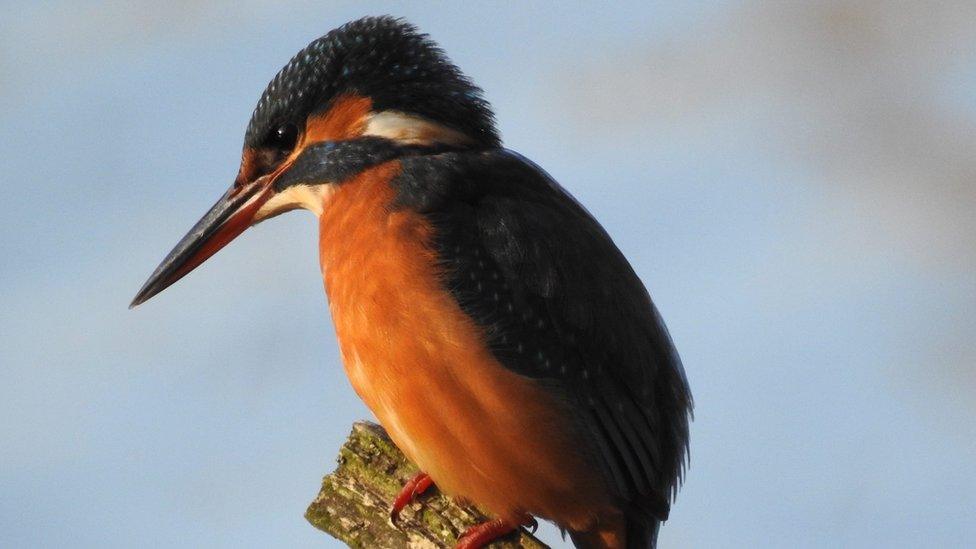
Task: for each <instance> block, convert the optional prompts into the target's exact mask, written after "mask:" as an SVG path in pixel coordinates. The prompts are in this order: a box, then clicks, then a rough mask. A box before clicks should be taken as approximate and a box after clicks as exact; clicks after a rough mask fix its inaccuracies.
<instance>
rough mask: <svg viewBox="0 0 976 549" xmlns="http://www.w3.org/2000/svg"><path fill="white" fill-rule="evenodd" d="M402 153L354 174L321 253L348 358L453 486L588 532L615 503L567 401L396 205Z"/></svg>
mask: <svg viewBox="0 0 976 549" xmlns="http://www.w3.org/2000/svg"><path fill="white" fill-rule="evenodd" d="M398 169H399V165H398V163H396V162H392V163H388V164H385V165H382V166H379V167H377V168H373V169H371V170H368V171H367V172H365V173H363V174H362V175H360V176H358V177H357V178H356V179H355V180H353V181H349V182H346V183H344V184H343V185H342V186H340V187H339V189H338V190H337V191H336V192H335V194H334V195H332V197H331V198H330V200H329V203H328V204H327V206H326V208H325V211H324V213H323V214H322V216H321V221H320V223H321V227H320V228H321V242H320V251H321V261H322V269H323V271H324V274H325V284H326V291H327V293H328V296H329V305H330V308H331V310H332V316H333V320H334V323H335V326H336V331H337V334H338V337H339V344H340V348H341V351H342V357H343V362H344V366H345V369H346V372H347V374H348V375H349V379H350V380H351V382H352V385H353V387H354V388H355V390H356V392H357V393H358V394H359V396H360V397H361V398H362V399H363V400H364V401H365V402H366V404H367V405H368V406H369V407H370V409H371V410H372V411H373V413H374V414H376V417H377V418H378V419H379V421H380V423H381V424H383V426H384V427H385V428H386V429H387V431H389V433H390V436H391V437H392V438H393V440H394V441H395V442H396V443H397V445H398V446H399V447H400V448H401V449H402V450H403V451H404V452H405V453H406V454H407V456H408V457H410V459H412V460H413V461H414V462H415V463H416V464H417V465H418V466H419V467H420V468H421V469H422V470H424V471H426V472H427V473H428V474H430V476H431V478H433V479H434V482H435V483H436V484H437V485H438V487H439V488H440V489H441V490H442V491H444V492H445V493H447V494H450V495H454V496H457V497H461V498H464V499H467V500H469V501H471V502H473V503H475V504H477V505H479V506H480V507H482V508H484V509H485V510H487V511H489V512H491V513H493V514H495V515H497V516H501V517H503V518H507V519H509V520H513V521H514V520H518V519H520V518H521V514H522V513H526V512H527V513H531V514H534V515H537V516H540V517H544V518H549V519H553V520H556V521H558V522H560V523H561V524H562V525H563V526H570V527H572V528H574V529H584V528H585V527H587V526H589V525H590V524H591V523H592V522H593V521H594V520H595V518H596V516H597V515H598V514H599V513H601V510H603V509H606V508H607V506H608V505H609V501H608V496H607V495H606V493H605V491H604V490H603V488H602V484H601V481H600V479H599V477H598V474H597V472H596V471H594V470H592V469H591V468H590V466H589V462H588V460H587V459H586V458H585V457H584V456H583V455H581V454H580V453H579V448H580V444H578V442H579V441H576V440H574V439H573V437H574V435H573V434H572V432H571V430H570V429H569V428H568V426H569V424H570V423H569V419H568V418H570V417H571V416H570V415H569V414H570V413H571V412H570V411H569V410H568V409H566V407H565V404H563V403H561V402H559V401H557V400H556V399H555V398H554V397H553V395H551V394H549V393H548V392H547V391H545V390H543V389H542V388H541V387H540V386H539V385H538V384H537V383H536V382H534V381H532V380H531V379H529V378H525V377H522V376H519V375H517V374H515V373H513V372H511V371H509V370H507V369H506V368H504V367H503V366H502V365H501V364H499V363H498V362H497V361H496V360H495V359H494V357H493V356H492V354H491V352H490V351H489V350H488V348H487V347H486V345H485V341H484V337H483V335H482V332H481V329H480V328H479V327H478V326H477V325H476V324H474V322H473V321H471V320H470V318H469V317H467V316H466V315H465V314H464V312H463V311H462V310H461V309H460V307H459V306H458V304H457V303H456V302H455V301H454V299H453V297H452V296H451V295H450V293H449V292H447V291H446V290H445V289H444V288H443V286H442V284H441V282H440V280H439V272H438V269H437V262H436V257H435V253H434V251H433V250H432V249H431V248H430V246H429V243H430V240H431V237H432V229H431V227H430V225H429V223H428V222H427V221H426V220H425V218H423V217H422V216H420V215H419V214H416V213H413V212H409V211H402V210H391V209H390V208H389V205H390V203H391V201H392V200H393V198H394V190H393V189H392V187H391V186H390V184H389V182H390V180H391V179H392V178H393V177H394V176H395V175H396V173H397V171H398Z"/></svg>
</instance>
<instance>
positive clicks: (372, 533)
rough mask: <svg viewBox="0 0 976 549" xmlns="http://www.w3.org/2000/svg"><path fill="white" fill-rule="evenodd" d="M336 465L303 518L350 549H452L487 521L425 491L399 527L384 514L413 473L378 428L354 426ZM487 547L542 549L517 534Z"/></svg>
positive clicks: (364, 424)
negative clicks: (463, 535)
mask: <svg viewBox="0 0 976 549" xmlns="http://www.w3.org/2000/svg"><path fill="white" fill-rule="evenodd" d="M338 462H339V466H338V467H337V468H336V470H335V471H334V472H332V473H331V474H330V475H328V476H327V477H325V478H324V479H322V489H321V491H320V492H319V495H318V496H317V497H316V498H315V501H313V502H312V503H311V505H309V506H308V510H307V511H306V512H305V518H306V519H308V521H309V522H310V523H312V525H314V526H315V527H316V528H318V529H320V530H323V531H325V532H326V533H328V534H330V535H331V536H333V537H335V538H337V539H339V540H340V541H343V542H345V543H346V544H347V545H349V546H350V547H357V548H358V547H363V548H370V549H375V548H391V549H392V548H399V547H408V548H411V549H421V548H423V549H427V548H430V549H434V548H449V547H453V546H454V543H455V542H456V541H457V538H458V536H459V535H460V534H461V533H462V532H464V530H466V529H467V528H468V527H469V526H472V525H474V524H477V523H479V522H482V521H484V520H486V519H487V517H486V516H485V515H483V514H482V513H480V512H479V511H478V510H477V509H475V508H473V507H471V506H466V505H457V504H456V503H454V502H453V501H451V500H449V499H448V498H446V497H444V496H443V495H441V494H440V493H439V492H438V491H437V489H436V486H434V487H431V488H430V489H429V490H428V491H427V492H426V493H425V494H423V495H422V496H420V497H419V498H418V501H416V502H414V503H412V504H410V505H408V506H407V508H406V509H404V510H403V512H402V513H401V515H400V520H399V521H398V522H399V528H398V527H395V526H393V524H392V523H391V522H390V517H389V511H390V507H391V506H392V505H393V498H394V497H396V494H397V493H398V492H399V491H400V487H401V486H403V484H404V483H405V482H406V481H407V480H409V479H410V478H411V477H412V476H413V475H414V474H416V473H417V467H416V466H415V465H413V464H412V463H410V462H409V461H407V459H406V458H405V457H404V455H403V454H402V453H401V452H400V450H399V449H398V448H397V447H396V445H394V444H393V441H391V440H390V438H389V437H388V436H387V434H386V432H385V431H384V430H383V428H382V427H380V426H379V425H376V424H374V423H368V422H357V423H356V424H354V425H353V428H352V433H350V434H349V440H347V441H346V443H345V444H344V445H343V446H342V448H341V449H340V450H339V459H338ZM490 547H491V548H492V549H516V548H523V549H545V548H546V547H547V546H546V545H545V544H543V543H542V542H540V541H539V540H537V539H536V538H534V537H532V536H531V535H529V533H528V532H525V531H519V532H518V533H516V534H512V535H510V536H508V537H506V538H504V539H503V540H501V541H499V542H495V543H493V544H491V546H490Z"/></svg>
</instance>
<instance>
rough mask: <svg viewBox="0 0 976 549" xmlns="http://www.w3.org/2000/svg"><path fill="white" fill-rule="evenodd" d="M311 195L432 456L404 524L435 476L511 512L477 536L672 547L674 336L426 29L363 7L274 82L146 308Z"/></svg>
mask: <svg viewBox="0 0 976 549" xmlns="http://www.w3.org/2000/svg"><path fill="white" fill-rule="evenodd" d="M607 183H608V184H610V183H612V182H607ZM296 209H306V210H309V211H311V212H313V213H314V214H315V215H316V216H317V217H318V225H319V259H320V264H321V269H322V273H323V282H324V286H325V291H326V294H327V298H328V304H329V310H330V313H331V316H332V321H333V324H334V328H335V332H336V336H337V340H338V345H339V350H340V355H341V359H342V364H343V367H344V369H345V372H346V374H347V375H348V378H349V380H350V381H351V385H352V387H353V388H354V390H355V391H356V393H357V394H358V395H359V397H360V398H361V399H362V400H363V401H364V402H365V403H366V405H367V406H368V407H369V409H370V410H371V411H372V413H373V414H374V415H375V416H376V418H377V419H378V421H379V422H380V424H381V425H382V426H383V427H384V428H385V429H386V430H387V432H388V433H389V435H390V437H391V438H392V440H393V441H394V442H395V443H396V445H397V446H398V447H399V448H400V449H401V450H402V451H403V452H404V454H405V455H406V456H407V457H408V458H409V459H410V460H411V461H413V462H414V463H415V464H416V465H417V466H418V468H419V469H420V471H421V473H418V475H417V476H416V477H414V478H413V479H411V481H410V482H408V483H407V485H406V486H404V489H403V490H402V491H401V492H400V495H399V496H398V497H397V499H396V501H395V503H394V504H393V506H392V510H391V517H392V518H393V519H395V518H396V516H397V514H398V512H399V510H400V509H402V508H403V506H404V505H405V504H406V503H408V502H410V501H411V500H412V499H413V497H415V496H416V495H417V494H419V493H420V492H423V491H424V490H425V489H427V487H429V486H430V485H432V484H433V485H436V486H437V488H438V489H439V490H440V491H441V492H442V493H444V494H446V495H448V496H451V497H454V498H457V499H458V500H461V501H465V502H470V503H472V504H474V505H476V506H477V507H478V508H479V509H481V510H483V511H485V513H486V514H487V515H488V516H489V517H490V519H489V520H488V521H486V522H484V523H482V524H478V525H476V526H473V527H472V528H471V529H469V530H467V531H466V532H464V533H462V535H461V536H459V539H458V542H457V547H459V548H473V547H482V546H485V545H487V544H488V543H490V542H491V541H492V540H494V539H497V538H499V537H501V536H505V535H508V534H510V533H513V532H515V531H516V530H518V529H520V528H521V527H523V526H534V525H535V524H536V519H537V518H538V519H543V520H548V521H551V522H553V523H555V525H556V526H558V527H559V528H560V529H561V530H562V532H563V535H564V536H565V535H566V534H568V535H569V536H570V538H571V541H572V542H573V543H574V545H575V546H576V547H586V548H622V549H638V548H640V549H646V548H648V547H655V546H656V544H657V537H658V532H659V529H660V526H661V523H662V522H663V521H665V520H666V519H667V518H668V515H669V512H670V509H671V505H672V503H673V501H674V498H675V497H676V494H677V491H678V488H679V486H680V484H681V483H682V481H683V477H684V475H685V471H686V468H687V466H688V462H689V458H688V453H689V451H688V446H689V423H690V421H691V416H692V411H693V400H692V396H691V392H690V389H689V386H688V381H687V378H686V375H685V371H684V367H683V366H682V363H681V360H680V358H679V356H678V353H677V351H676V350H675V346H674V344H673V342H672V339H671V336H670V335H669V333H668V330H667V328H666V327H665V324H664V322H663V320H662V318H661V315H660V314H659V312H658V310H657V308H656V306H655V305H654V303H653V302H652V300H651V298H650V296H649V294H648V292H647V290H646V288H645V287H644V284H643V283H642V282H641V280H640V279H639V278H638V276H637V274H636V273H635V271H634V269H633V268H632V267H631V265H630V263H629V262H628V261H627V259H626V258H625V257H624V255H623V254H622V253H621V251H620V250H619V249H618V248H617V246H616V245H615V244H614V243H613V241H612V239H611V237H610V236H609V235H608V233H607V232H606V230H604V228H603V227H602V226H601V225H600V224H599V223H598V222H597V221H596V220H595V218H594V217H593V216H592V215H591V214H590V213H589V212H588V211H587V210H586V209H585V208H584V207H583V206H582V205H581V204H580V203H579V202H578V201H577V200H576V199H575V198H574V197H573V196H572V195H570V194H569V193H568V192H567V191H566V190H565V189H564V188H563V187H562V186H561V185H560V184H559V183H557V182H556V181H555V180H554V179H553V178H552V177H551V176H549V175H548V174H547V173H546V172H545V171H544V170H543V169H542V168H541V167H539V166H537V165H536V164H535V163H533V162H532V161H530V160H529V159H527V158H525V157H523V156H522V155H520V154H518V153H517V152H515V151H512V150H510V149H507V148H505V147H504V146H503V145H502V141H501V137H500V134H499V131H498V129H497V127H496V123H495V116H494V114H493V111H492V108H491V106H490V104H489V103H488V102H487V100H486V99H485V97H484V93H483V92H482V90H481V89H480V88H478V87H477V86H476V85H475V84H474V83H473V82H472V81H471V80H470V79H469V78H468V77H467V76H466V75H465V74H464V73H463V72H462V71H461V70H460V69H459V68H458V67H457V66H456V65H455V64H454V63H453V62H452V61H451V60H450V59H449V58H448V56H447V55H446V53H445V52H444V51H443V50H442V49H441V48H440V46H438V45H437V44H436V43H435V42H434V41H433V40H432V39H431V38H430V37H429V36H428V35H427V34H424V33H422V32H421V31H419V30H418V29H417V28H416V27H415V26H413V25H412V24H411V23H409V22H407V21H405V20H404V19H402V18H395V17H392V16H371V17H365V18H362V19H358V20H354V21H351V22H348V23H346V24H344V25H342V26H339V27H337V28H335V29H334V30H332V31H330V32H328V33H327V34H325V35H324V36H322V37H320V38H318V39H316V40H314V41H312V42H311V43H309V44H308V46H306V47H305V48H304V49H302V50H301V51H299V52H298V53H297V54H296V55H295V56H294V57H293V58H292V59H291V60H290V61H289V62H288V63H287V64H286V65H285V66H284V67H283V68H282V69H281V70H280V71H279V72H278V73H277V74H276V75H275V76H274V78H273V79H272V80H271V81H270V83H269V84H268V85H267V88H266V89H265V90H264V92H263V94H262V95H261V97H260V99H259V101H258V103H257V106H256V107H255V109H254V111H253V114H252V115H251V119H250V122H249V123H248V125H247V129H246V132H245V135H244V146H243V152H242V155H241V163H240V167H239V170H238V173H237V176H236V178H235V180H234V182H233V184H232V185H231V186H230V188H229V189H228V190H227V191H226V192H225V193H224V194H223V195H222V196H221V197H220V198H219V199H218V201H217V202H216V204H214V205H213V207H212V208H211V209H210V210H209V211H208V212H207V213H206V214H205V215H204V216H203V217H202V218H201V219H200V221H199V222H197V223H196V224H195V225H194V226H193V227H192V228H191V229H190V231H189V232H188V233H187V234H186V236H185V237H184V238H183V239H182V240H180V241H179V242H178V244H177V245H176V246H175V247H174V248H173V250H172V251H171V252H170V253H169V254H168V255H167V256H166V257H165V259H164V260H163V261H162V262H161V263H160V265H159V266H158V267H157V268H156V270H155V271H154V272H153V273H152V274H151V276H150V277H149V279H148V280H147V281H146V283H145V284H144V285H143V286H142V288H141V289H140V290H139V292H138V294H137V295H136V296H135V298H134V299H133V301H132V304H131V307H135V306H137V305H139V304H141V303H143V302H145V301H146V300H148V299H150V298H151V297H153V296H154V295H156V294H158V293H159V292H161V291H163V290H164V289H165V288H167V287H168V286H170V285H171V284H173V283H174V282H176V281H177V280H179V279H180V278H182V277H183V276H185V275H186V274H187V273H189V272H190V271H192V270H193V269H194V268H196V267H197V266H199V265H200V264H202V263H203V262H204V261H206V260H207V259H208V258H209V257H211V256H212V255H213V254H214V253H216V252H217V251H218V250H220V249H221V248H223V247H224V246H225V245H227V244H228V243H229V242H231V241H232V240H233V239H234V238H236V237H237V236H238V235H240V234H241V233H243V232H244V231H245V230H246V229H247V228H249V227H251V226H253V225H255V224H257V223H259V222H262V221H264V220H267V219H269V218H271V217H274V216H276V215H279V214H282V213H284V212H288V211H291V210H296Z"/></svg>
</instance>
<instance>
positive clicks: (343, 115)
mask: <svg viewBox="0 0 976 549" xmlns="http://www.w3.org/2000/svg"><path fill="white" fill-rule="evenodd" d="M372 108H373V102H372V101H370V100H369V99H368V98H366V97H360V96H356V95H343V96H341V97H338V98H336V100H335V101H333V102H332V106H331V107H330V108H329V110H328V111H326V112H324V113H322V114H319V115H315V116H311V117H309V119H308V122H307V123H306V125H305V135H304V137H303V139H302V144H301V146H299V147H298V148H299V149H300V148H302V147H304V146H305V145H308V144H309V143H318V142H320V141H339V140H343V139H352V138H354V137H358V136H360V135H362V133H363V130H364V129H365V127H366V117H367V116H368V115H369V113H370V110H371V109H372Z"/></svg>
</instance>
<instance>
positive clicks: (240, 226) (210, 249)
mask: <svg viewBox="0 0 976 549" xmlns="http://www.w3.org/2000/svg"><path fill="white" fill-rule="evenodd" d="M272 179H273V178H272V177H269V176H265V177H262V178H260V179H258V180H256V181H254V182H252V183H249V184H247V185H244V186H240V187H238V186H232V187H231V188H230V190H228V191H227V192H226V193H224V196H222V197H220V200H218V201H217V203H216V204H214V205H213V207H212V208H210V211H208V212H207V213H206V214H205V215H204V216H203V218H202V219H200V221H197V224H196V225H194V226H193V228H192V229H190V232H188V233H186V236H184V237H183V239H182V240H180V242H179V243H178V244H177V245H176V247H175V248H173V251H171V252H170V253H169V255H167V256H166V259H164V260H163V262H162V263H160V264H159V267H156V270H155V271H153V274H152V275H151V276H150V277H149V280H147V281H146V283H145V284H143V286H142V289H140V290H139V293H137V294H136V297H135V298H134V299H133V300H132V303H131V304H130V305H129V308H130V309H131V308H133V307H135V306H137V305H140V304H142V303H145V302H146V301H148V300H149V298H151V297H152V296H154V295H156V294H158V293H159V292H161V291H163V290H165V289H166V288H168V287H169V286H170V285H171V284H173V283H174V282H176V281H177V280H179V279H181V278H183V277H184V276H185V275H186V274H187V273H189V272H190V271H192V270H193V269H195V268H196V267H197V266H199V265H200V264H201V263H203V262H204V261H206V260H207V259H208V258H209V257H210V256H212V255H213V254H215V253H217V252H218V251H219V250H220V249H221V248H223V247H224V246H226V245H227V244H228V243H229V242H230V241H231V240H234V238H236V237H237V235H239V234H241V233H243V232H244V230H245V229H247V228H248V227H250V226H251V223H252V222H253V221H254V215H255V214H256V213H257V211H258V209H259V208H261V205H262V204H264V203H265V202H267V201H268V199H269V198H271V195H272V194H274V187H273V185H272V184H271V183H272Z"/></svg>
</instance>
